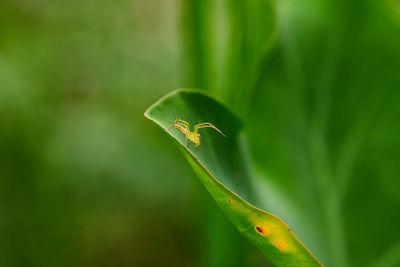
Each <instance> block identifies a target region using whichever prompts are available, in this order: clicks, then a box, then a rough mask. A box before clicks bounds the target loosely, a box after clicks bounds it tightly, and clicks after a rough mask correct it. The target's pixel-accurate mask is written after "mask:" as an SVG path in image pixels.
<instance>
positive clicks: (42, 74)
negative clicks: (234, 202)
mask: <svg viewBox="0 0 400 267" xmlns="http://www.w3.org/2000/svg"><path fill="white" fill-rule="evenodd" d="M0 3H1V5H0V155H1V161H0V266H270V265H269V264H268V262H267V261H266V260H265V259H264V258H263V256H262V255H261V253H259V252H258V251H257V250H256V249H255V248H254V247H253V246H252V245H251V244H249V242H248V241H247V240H244V239H243V238H242V237H241V236H240V235H239V234H238V233H237V232H236V230H235V229H233V227H232V225H231V223H230V222H229V221H228V219H226V218H225V216H224V215H223V214H222V212H221V211H220V210H219V209H218V208H217V207H216V205H215V204H214V202H213V200H212V199H211V198H210V197H209V196H208V194H207V193H206V192H205V190H204V189H203V188H202V186H201V184H200V183H199V182H198V181H197V179H196V177H195V176H194V174H193V172H192V171H191V170H190V168H189V167H188V164H187V163H186V162H185V161H184V160H183V157H182V156H181V155H180V154H179V153H178V150H177V149H176V148H175V147H174V146H173V145H172V142H170V139H169V138H168V137H167V136H166V135H165V134H164V133H162V132H161V131H160V130H159V129H157V128H155V127H153V125H152V124H151V123H150V122H148V121H146V120H145V118H144V117H143V112H144V111H145V110H146V108H147V107H148V106H149V105H151V104H152V103H154V102H155V101H156V100H158V99H159V98H160V97H162V96H163V95H165V94H167V93H169V92H170V91H172V90H174V89H176V88H180V87H198V88H202V89H205V90H209V91H212V92H213V93H214V94H216V95H218V96H219V97H220V98H221V99H223V100H224V101H226V102H228V103H230V104H231V105H232V106H233V107H234V109H235V110H236V111H237V113H238V114H239V115H240V116H241V118H242V119H243V120H244V121H245V123H246V126H247V130H248V131H247V136H248V139H249V146H250V155H249V161H251V162H252V166H253V168H254V172H255V179H256V183H257V184H258V185H260V186H258V187H257V188H258V189H259V191H260V196H262V198H263V201H264V203H265V206H263V207H264V208H266V209H269V210H272V211H273V212H274V213H275V214H277V215H278V216H280V217H281V218H283V219H284V220H285V221H286V222H287V223H288V224H289V225H290V226H293V228H294V230H295V233H296V234H297V235H298V236H299V237H300V239H301V240H302V241H304V243H305V244H306V245H307V246H308V247H309V248H310V249H311V251H312V252H313V253H314V254H315V255H316V256H317V258H319V259H320V260H321V261H322V263H324V264H325V265H326V266H340V267H342V266H343V267H345V266H377V267H378V266H383V267H384V266H400V231H399V230H398V226H399V225H400V193H399V190H400V189H399V188H400V164H399V163H400V2H399V1H397V0H385V1H382V0H380V1H378V0H354V1H344V0H338V1H333V0H305V1H295V0H276V1H275V2H274V3H273V2H270V1H266V0H263V1H261V0H249V1H230V0H215V1H212V0H202V1H196V0H181V1H178V0H162V1H155V0H118V1H105V0H96V1H95V0H87V1H77V0H71V1H49V0H24V1H22V0H2V1H1V2H0ZM261 185H262V186H261ZM287 203H290V204H287Z"/></svg>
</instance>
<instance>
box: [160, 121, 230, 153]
mask: <svg viewBox="0 0 400 267" xmlns="http://www.w3.org/2000/svg"><path fill="white" fill-rule="evenodd" d="M171 127H174V128H175V129H177V130H179V131H180V132H181V133H182V134H183V135H184V136H186V139H185V146H187V140H188V139H189V140H190V141H192V142H193V144H194V145H195V146H196V157H197V156H198V155H199V146H200V134H199V133H197V131H198V130H199V129H200V128H206V127H210V128H214V129H215V130H216V131H217V132H219V133H220V134H222V135H223V136H224V137H226V135H225V134H223V133H222V132H221V131H220V130H219V129H218V128H217V127H215V126H214V125H212V124H211V123H209V122H203V123H199V124H196V125H195V126H194V131H193V132H191V131H190V129H189V123H188V122H187V121H184V120H181V119H176V120H175V121H174V123H172V124H171V126H169V127H168V129H170V128H171Z"/></svg>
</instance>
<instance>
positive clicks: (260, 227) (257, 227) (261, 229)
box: [256, 225, 265, 235]
mask: <svg viewBox="0 0 400 267" xmlns="http://www.w3.org/2000/svg"><path fill="white" fill-rule="evenodd" d="M256 230H257V232H259V233H260V234H262V235H264V234H265V231H264V228H263V227H262V226H260V225H256Z"/></svg>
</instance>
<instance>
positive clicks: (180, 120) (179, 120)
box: [174, 119, 189, 129]
mask: <svg viewBox="0 0 400 267" xmlns="http://www.w3.org/2000/svg"><path fill="white" fill-rule="evenodd" d="M174 123H180V124H185V125H186V129H189V123H188V122H187V121H184V120H182V119H176V120H175V121H174Z"/></svg>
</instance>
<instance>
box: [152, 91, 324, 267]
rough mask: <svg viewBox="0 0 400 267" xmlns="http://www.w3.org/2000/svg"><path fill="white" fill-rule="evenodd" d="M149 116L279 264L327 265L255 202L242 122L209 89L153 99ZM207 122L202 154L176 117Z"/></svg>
mask: <svg viewBox="0 0 400 267" xmlns="http://www.w3.org/2000/svg"><path fill="white" fill-rule="evenodd" d="M145 116H146V117H147V118H149V119H150V120H152V121H153V122H154V123H156V124H157V125H159V126H160V127H161V128H162V129H163V130H165V131H166V132H167V133H168V134H169V135H170V136H172V137H173V139H174V140H175V141H176V143H177V144H178V147H179V148H180V149H181V151H182V152H183V155H184V156H185V158H186V159H187V160H188V162H189V163H190V165H191V166H192V168H193V169H194V171H195V172H196V174H197V175H198V177H199V179H200V181H201V182H202V183H203V185H204V186H205V188H206V189H207V190H208V191H209V192H210V194H211V195H212V197H213V198H214V199H215V201H216V202H217V203H218V205H219V206H220V207H221V209H222V210H223V211H224V212H225V213H226V215H227V216H228V217H229V219H230V220H231V221H232V223H233V224H234V225H235V226H236V228H237V229H238V230H239V231H240V232H242V233H243V234H244V235H245V236H246V237H247V238H248V239H250V240H251V241H252V242H253V243H254V244H255V245H256V246H257V247H258V248H259V249H260V250H261V251H262V252H263V254H264V255H265V256H266V257H267V258H268V259H269V260H270V261H271V262H272V263H274V264H275V265H277V266H321V264H320V263H319V262H318V261H317V260H316V259H315V258H314V256H313V255H312V254H311V253H310V252H309V251H308V250H307V248H305V247H304V245H303V244H302V243H301V242H300V241H299V240H298V239H297V237H296V236H295V235H294V234H293V233H292V231H291V230H290V229H289V227H288V226H287V225H286V224H285V223H284V222H283V221H281V220H280V219H279V218H278V217H277V216H275V215H273V214H271V213H268V212H266V211H263V210H261V209H259V208H256V207H254V206H252V205H251V204H250V203H249V202H250V201H251V196H252V194H251V190H250V189H251V185H250V179H249V178H250V177H249V175H248V171H247V168H246V164H245V162H246V158H245V157H244V156H243V155H244V153H243V152H242V151H243V148H244V146H245V145H244V144H245V140H244V135H243V132H242V123H241V122H240V121H239V119H238V118H237V117H236V116H235V114H234V113H233V112H232V111H231V110H229V108H227V107H226V106H224V105H223V104H222V103H220V102H218V101H217V100H215V99H214V98H212V97H211V96H209V95H207V94H205V93H204V92H203V91H199V90H195V89H181V90H177V91H174V92H172V93H171V94H169V95H167V96H165V97H164V98H162V99H161V100H159V101H158V102H157V103H155V104H154V105H152V106H151V107H150V108H149V109H148V110H147V111H146V113H145ZM177 118H180V119H183V120H185V121H188V122H189V123H190V130H193V126H194V125H195V124H197V123H201V122H210V123H212V124H214V125H215V126H216V127H217V128H219V129H220V130H221V131H222V132H223V133H224V134H225V135H226V137H223V136H222V135H220V134H219V133H218V132H216V131H215V130H214V129H211V128H204V129H200V131H199V133H200V134H201V145H200V148H199V155H198V156H196V150H195V147H194V145H193V143H191V142H188V147H186V146H185V139H186V138H185V136H184V135H183V134H182V133H181V132H179V131H178V130H176V129H175V128H174V127H170V126H171V124H172V123H173V122H174V121H175V119H177Z"/></svg>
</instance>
